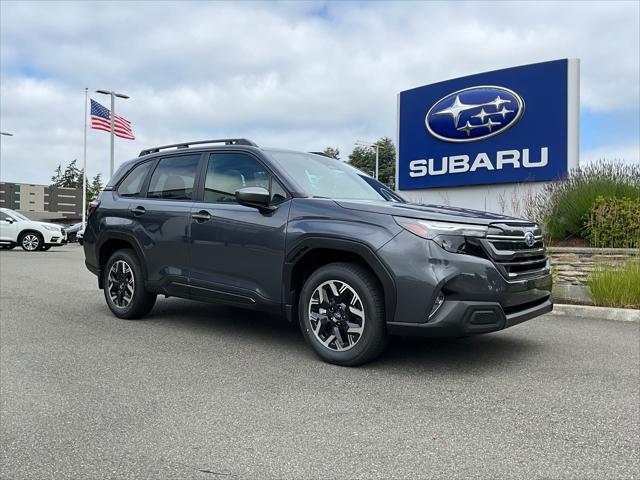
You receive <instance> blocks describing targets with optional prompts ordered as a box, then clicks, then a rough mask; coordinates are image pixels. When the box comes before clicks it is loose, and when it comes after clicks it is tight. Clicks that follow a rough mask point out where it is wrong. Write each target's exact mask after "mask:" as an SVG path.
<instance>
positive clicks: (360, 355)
mask: <svg viewBox="0 0 640 480" xmlns="http://www.w3.org/2000/svg"><path fill="white" fill-rule="evenodd" d="M331 281H336V282H338V285H345V284H346V285H347V287H348V289H349V290H350V291H352V292H355V294H357V297H359V298H358V299H359V303H360V304H361V307H362V311H361V312H360V313H362V317H361V318H357V317H356V316H354V317H353V320H354V321H356V322H357V321H359V320H361V322H362V323H363V324H364V327H363V328H362V333H361V334H360V335H359V337H357V339H356V340H355V341H353V338H351V337H350V338H348V339H347V342H351V341H353V345H352V346H348V347H347V348H348V349H346V350H336V348H338V347H344V346H345V345H344V344H345V343H347V342H344V343H343V344H342V345H339V344H338V343H337V341H338V340H337V339H336V340H334V341H333V342H331V343H329V345H328V346H327V345H324V344H323V343H322V341H321V338H320V336H319V335H317V334H316V333H314V326H313V324H312V321H311V320H310V315H309V311H310V306H311V305H310V304H311V301H312V296H314V295H316V293H315V292H316V290H317V289H319V288H321V286H322V285H326V284H327V283H330V282H331ZM346 290H347V289H345V291H346ZM329 294H330V295H331V293H330V292H329ZM347 294H349V292H347ZM324 295H325V296H326V295H327V293H325V294H324ZM351 295H352V297H351V298H353V294H351ZM335 298H338V299H339V298H340V297H335ZM335 298H334V300H335ZM327 301H329V300H327ZM332 301H333V300H332ZM340 302H341V301H340V300H338V301H337V302H336V305H334V307H332V308H334V309H335V310H337V311H338V313H340V312H342V315H343V317H344V312H345V310H344V308H343V309H342V310H340V308H341V307H340V306H341V305H344V304H345V303H346V301H345V302H342V303H340ZM313 308H316V307H313ZM347 312H348V313H347V316H348V317H349V320H352V318H351V313H350V312H349V307H348V306H347ZM314 313H315V312H314ZM298 317H299V319H300V326H301V328H302V332H303V335H304V337H305V340H306V341H307V343H308V344H309V345H310V346H311V348H312V349H313V351H314V352H315V353H316V354H317V355H318V356H319V357H320V358H321V359H323V360H324V361H326V362H329V363H333V364H336V365H343V366H356V365H362V364H364V363H367V362H370V361H371V360H373V359H374V358H376V357H377V356H378V355H380V354H381V353H382V352H383V350H384V349H385V347H386V345H387V331H386V323H385V316H384V296H383V292H382V288H381V287H380V285H379V284H378V282H377V280H376V278H375V277H374V275H373V274H372V273H371V272H370V271H369V270H367V269H366V268H364V267H362V266H360V265H358V264H355V263H343V262H340V263H331V264H329V265H325V266H323V267H321V268H319V269H318V270H316V271H315V272H313V273H312V274H311V276H310V277H309V278H308V279H307V281H306V282H305V284H304V287H303V288H302V292H301V293H300V298H299V302H298ZM327 318H328V316H327V315H324V319H325V320H326V319H327ZM333 318H335V316H334V317H333ZM314 321H315V320H314ZM345 322H346V319H345ZM318 325H319V323H318V322H316V327H315V328H318V331H319V332H320V328H319V327H318ZM324 325H325V327H323V329H325V331H326V332H329V331H330V329H333V328H338V327H337V326H335V325H334V324H332V323H331V322H329V321H326V322H325V323H324ZM349 330H351V329H349ZM333 331H334V332H336V330H333ZM343 332H344V330H343ZM320 335H322V333H320ZM325 335H326V338H325V339H324V340H325V341H326V340H328V339H329V338H330V334H329V333H326V334H325ZM336 335H338V333H337V332H336ZM340 335H341V336H342V338H341V341H342V340H343V339H344V338H345V336H344V333H342V334H340ZM334 336H335V335H334ZM347 336H348V335H347ZM332 346H333V348H332Z"/></svg>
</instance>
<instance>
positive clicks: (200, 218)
mask: <svg viewBox="0 0 640 480" xmlns="http://www.w3.org/2000/svg"><path fill="white" fill-rule="evenodd" d="M191 218H193V219H194V220H195V221H196V222H198V223H202V222H206V221H208V220H211V214H210V213H209V212H207V211H206V210H200V211H199V212H198V213H192V214H191Z"/></svg>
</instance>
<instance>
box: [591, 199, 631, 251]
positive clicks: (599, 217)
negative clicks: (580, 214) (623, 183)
mask: <svg viewBox="0 0 640 480" xmlns="http://www.w3.org/2000/svg"><path fill="white" fill-rule="evenodd" d="M587 236H588V238H589V241H590V242H591V245H593V246H594V247H614V248H634V247H640V198H636V199H631V198H626V197H623V198H606V199H605V198H603V197H598V198H596V201H595V204H594V206H593V209H592V210H591V214H590V215H589V221H588V222H587Z"/></svg>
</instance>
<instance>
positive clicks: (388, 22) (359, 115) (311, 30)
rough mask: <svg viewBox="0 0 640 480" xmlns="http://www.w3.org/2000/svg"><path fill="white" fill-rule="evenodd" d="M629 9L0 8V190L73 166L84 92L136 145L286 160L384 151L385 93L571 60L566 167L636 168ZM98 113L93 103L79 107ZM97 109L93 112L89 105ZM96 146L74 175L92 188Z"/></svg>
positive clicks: (121, 147) (477, 5)
mask: <svg viewBox="0 0 640 480" xmlns="http://www.w3.org/2000/svg"><path fill="white" fill-rule="evenodd" d="M639 5H640V3H639V2H637V1H629V2H613V1H610V2H603V3H597V2H586V3H579V2H566V3H546V2H535V3H525V2H513V3H506V2H500V3H482V2H471V3H461V2H457V3H436V2H425V3H420V2H406V3H404V2H399V1H397V2H390V3H384V2H371V3H366V2H363V3H343V2H304V3H303V2H299V3H294V2H283V3H278V2H276V3H267V2H260V3H250V2H236V3H218V2H216V3H213V2H211V3H206V2H198V3H186V2H181V3H171V2H160V3H153V2H149V1H145V2H140V3H134V2H127V3H125V2H122V3H108V2H99V3H98V2H95V3H90V2H86V3H80V2H73V3H54V2H46V3H45V2H33V3H31V2H12V1H2V2H1V3H0V40H1V44H0V82H1V85H0V87H1V88H0V128H1V129H2V131H8V132H12V133H14V135H15V136H13V137H5V136H2V137H0V141H1V142H2V143H1V145H0V149H1V150H0V153H1V160H0V178H1V179H2V180H5V181H18V182H30V183H47V182H48V181H49V177H50V176H51V174H52V172H53V170H54V168H55V167H56V166H57V165H58V164H59V163H62V164H63V165H64V164H66V163H68V162H69V161H70V160H72V159H73V158H78V159H81V158H82V132H83V108H84V104H83V100H84V87H85V86H86V87H89V89H90V91H93V90H95V89H97V88H103V89H114V90H117V91H122V92H124V93H126V94H128V95H130V96H131V99H130V100H124V101H119V102H118V104H117V108H116V111H117V112H118V113H120V114H122V115H123V116H125V117H126V118H128V119H129V120H131V121H132V122H133V125H134V132H135V134H136V136H137V139H136V140H135V141H126V140H119V139H116V164H119V163H120V162H122V161H124V160H127V159H129V158H131V157H134V156H136V155H137V153H138V152H139V151H140V150H141V149H142V148H144V147H148V146H153V145H159V144H166V143H174V142H179V141H184V140H195V139H205V138H216V137H225V136H232V137H238V136H242V137H247V138H251V139H253V140H255V141H256V142H257V143H258V144H259V145H264V146H280V147H288V148H295V149H302V150H318V149H323V148H324V147H325V146H327V145H331V146H336V147H339V148H340V151H341V152H342V155H343V158H346V156H347V155H348V154H349V153H350V151H351V149H352V148H353V142H354V141H355V140H358V139H363V140H375V139H377V138H379V137H382V136H389V137H392V138H394V140H395V131H396V126H395V121H396V94H397V93H398V92H399V91H401V90H406V89H408V88H412V87H415V86H419V85H423V84H427V83H433V82H438V81H441V80H446V79H448V78H452V77H456V76H462V75H468V74H473V73H477V72H481V71H486V70H493V69H498V68H503V67H509V66H513V65H520V64H526V63H533V62H539V61H545V60H553V59H558V58H567V57H570V58H580V59H581V154H582V161H588V160H592V159H595V158H600V157H607V158H624V159H625V160H626V161H630V162H638V161H639V133H638V132H639V130H640V120H639V115H640V113H639V112H640V105H639V102H640V100H639V99H640V94H639V90H640V74H639V69H640V66H639V58H640V51H639V45H640V32H639V28H640V27H639V23H640V20H639V19H640V11H639ZM92 96H93V97H94V98H95V99H96V100H98V101H100V98H99V97H100V96H99V95H96V94H93V95H92ZM103 101H104V102H105V103H106V101H107V99H106V98H104V97H103ZM108 137H109V135H108V134H107V133H104V132H100V131H97V130H90V131H89V148H88V165H89V167H88V170H89V173H90V174H91V175H93V174H95V173H97V172H102V173H103V175H104V176H108V168H109V167H108V165H109V144H108Z"/></svg>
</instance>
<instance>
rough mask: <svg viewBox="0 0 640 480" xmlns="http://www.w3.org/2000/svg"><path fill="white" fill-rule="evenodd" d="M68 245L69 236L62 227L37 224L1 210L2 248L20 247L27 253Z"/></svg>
mask: <svg viewBox="0 0 640 480" xmlns="http://www.w3.org/2000/svg"><path fill="white" fill-rule="evenodd" d="M65 243H67V234H66V232H65V230H64V228H62V227H61V226H60V225H55V224H53V223H46V222H35V221H33V220H29V219H28V218H27V217H25V216H24V215H22V214H21V213H18V212H16V211H14V210H9V209H8V208H0V246H1V247H2V248H9V249H11V248H13V247H15V246H17V245H20V246H21V247H22V249H23V250H26V251H27V252H35V251H36V250H49V249H50V248H51V247H57V246H60V245H64V244H65Z"/></svg>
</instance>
